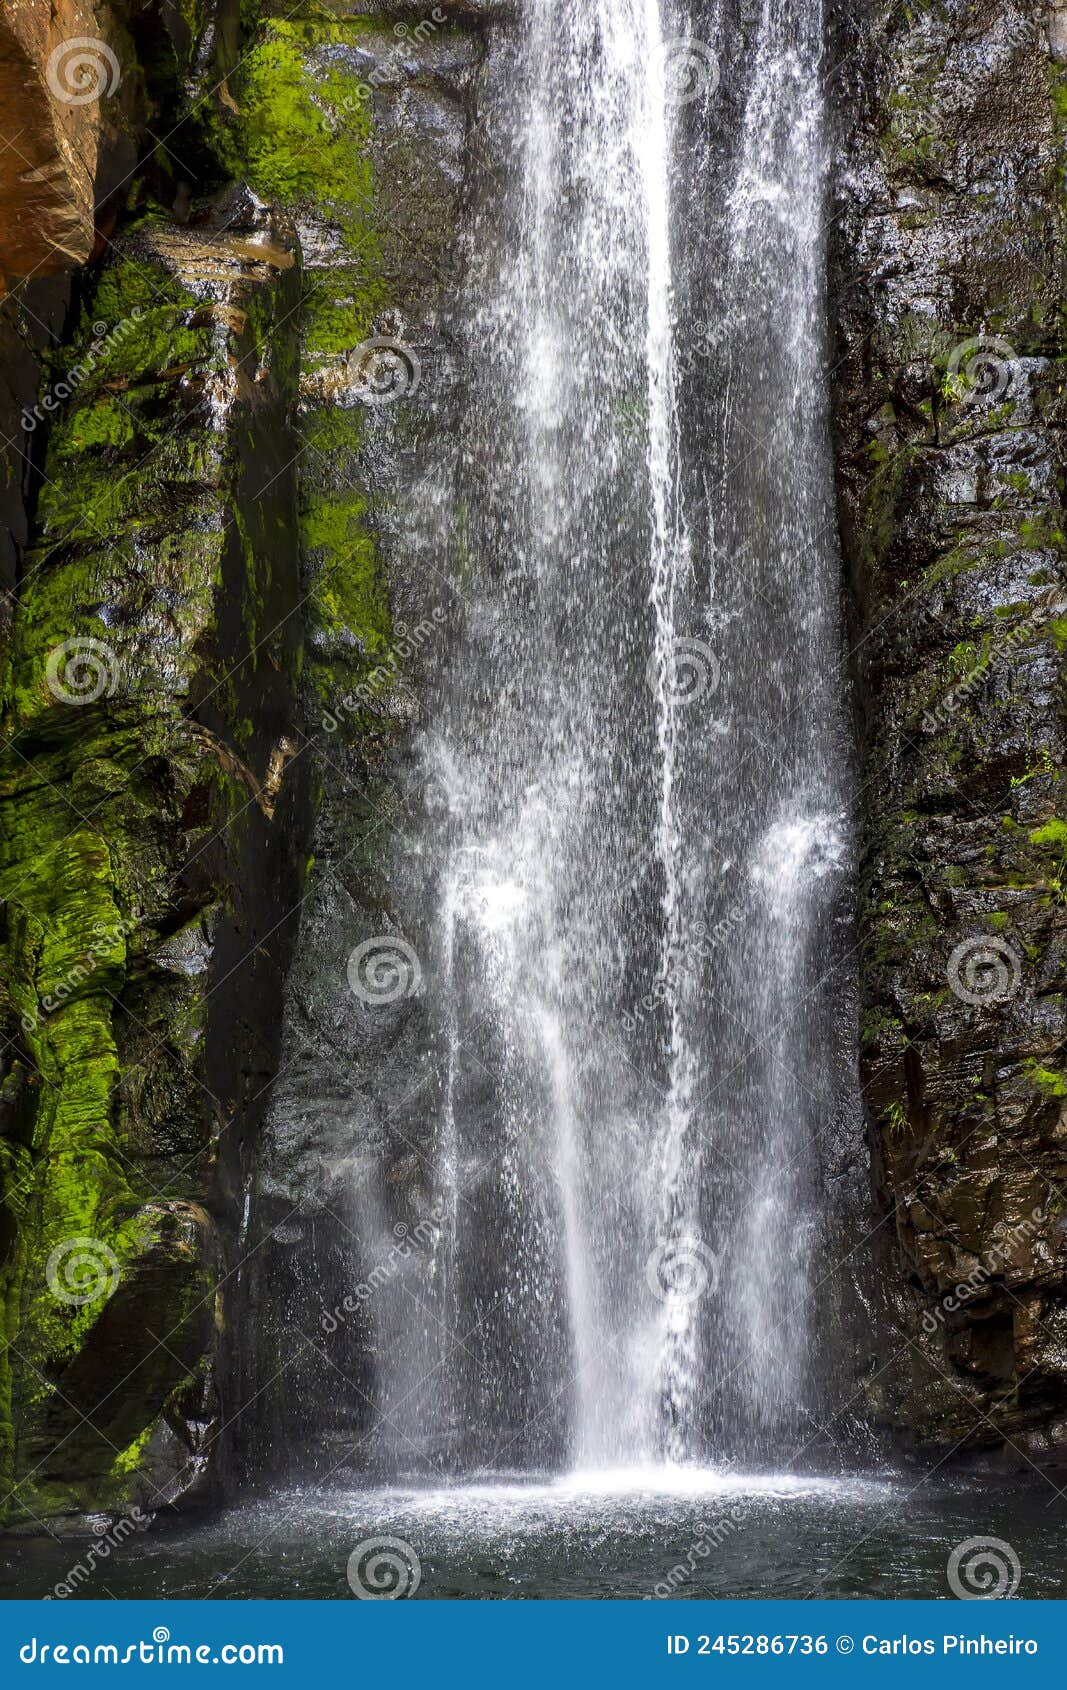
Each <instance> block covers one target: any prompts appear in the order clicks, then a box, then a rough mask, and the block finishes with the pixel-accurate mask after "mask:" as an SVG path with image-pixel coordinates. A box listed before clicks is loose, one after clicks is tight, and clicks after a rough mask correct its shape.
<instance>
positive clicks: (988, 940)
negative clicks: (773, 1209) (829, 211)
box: [831, 0, 1067, 1459]
mask: <svg viewBox="0 0 1067 1690" xmlns="http://www.w3.org/2000/svg"><path fill="white" fill-rule="evenodd" d="M835 29H836V41H835V59H836V69H835V72H834V75H835V79H836V80H835V86H836V88H837V90H838V93H839V99H840V105H841V107H842V108H843V109H847V110H849V111H850V112H852V113H858V114H859V122H858V124H857V125H856V126H855V127H854V128H852V129H851V131H850V133H849V134H848V135H847V136H845V135H842V137H841V141H840V148H839V172H838V183H839V187H838V194H839V198H838V201H837V203H836V205H835V206H834V208H833V209H834V212H835V219H834V222H833V225H832V235H831V266H832V276H833V309H834V327H835V332H836V347H835V358H836V360H837V362H836V365H835V370H834V374H833V379H832V388H833V393H834V403H835V421H836V429H837V459H838V491H839V506H840V515H841V525H842V534H843V540H844V546H845V553H846V560H847V565H848V568H849V573H850V581H849V589H850V594H849V596H850V607H851V614H852V627H851V640H852V646H853V652H854V659H853V662H854V681H855V703H856V711H857V717H858V724H859V734H860V743H861V750H862V792H861V810H862V828H863V841H864V845H863V861H862V886H861V941H862V956H863V984H864V1008H863V1021H862V1065H863V1077H864V1084H865V1091H866V1097H867V1102H868V1107H869V1111H870V1121H871V1131H872V1135H873V1142H874V1145H875V1151H876V1166H877V1185H878V1200H879V1205H880V1207H879V1212H878V1216H877V1217H876V1219H877V1221H878V1222H879V1223H880V1224H879V1225H878V1231H877V1234H876V1243H877V1245H878V1247H879V1251H880V1255H881V1261H882V1268H883V1273H882V1284H883V1286H884V1290H885V1303H886V1308H885V1322H886V1333H887V1348H886V1350H885V1352H884V1354H883V1355H882V1357H881V1360H880V1364H879V1369H878V1372H877V1373H876V1374H875V1376H874V1378H873V1379H872V1381H871V1384H870V1398H871V1402H872V1406H873V1408H874V1411H875V1413H876V1415H877V1416H878V1417H879V1418H880V1419H881V1420H882V1421H883V1422H884V1423H887V1424H889V1425H890V1426H892V1427H893V1428H895V1429H896V1430H897V1431H901V1432H903V1433H904V1434H905V1435H910V1436H911V1437H913V1438H914V1439H915V1440H917V1441H918V1442H919V1443H922V1444H925V1445H933V1446H935V1447H937V1448H938V1449H939V1450H946V1451H947V1450H960V1451H962V1452H966V1451H968V1450H972V1449H976V1448H978V1449H981V1448H991V1449H1003V1451H1004V1453H1005V1454H1006V1455H1008V1456H1009V1457H1013V1458H1014V1459H1021V1458H1022V1455H1023V1454H1024V1453H1025V1454H1026V1455H1029V1456H1030V1457H1035V1456H1048V1457H1054V1458H1056V1459H1063V1458H1064V1457H1065V1456H1067V1444H1065V1442H1064V1435H1063V1421H1064V1415H1065V1410H1067V1235H1065V1220H1067V1211H1065V1206H1064V1193H1065V1191H1067V1186H1065V1179H1067V1165H1065V1158H1067V1045H1065V1041H1067V1017H1065V999H1064V992H1065V988H1067V977H1065V953H1067V909H1065V905H1067V796H1065V794H1067V783H1065V778H1064V777H1065V764H1067V714H1065V712H1067V685H1065V661H1067V659H1065V651H1067V559H1065V546H1067V542H1065V536H1064V527H1065V523H1064V509H1063V501H1064V471H1065V467H1067V466H1065V462H1064V444H1063V442H1064V426H1063V425H1064V422H1065V421H1067V399H1065V393H1064V378H1063V362H1062V360H1063V354H1064V347H1063V330H1062V325H1063V318H1062V294H1063V262H1064V236H1065V228H1064V197H1063V182H1064V116H1065V112H1067V81H1065V79H1064V76H1063V72H1062V69H1061V63H1062V57H1063V52H1064V36H1063V30H1064V17H1063V10H1062V7H1060V6H1058V5H1055V6H1049V5H1047V4H1045V0H1040V3H1034V0H1021V3H1016V4H1004V3H1002V0H991V3H983V4H979V5H977V6H974V5H971V4H962V3H956V0H934V3H933V4H929V5H922V6H918V7H910V8H904V7H900V6H895V5H888V4H886V5H882V4H878V3H874V4H868V5H866V6H864V7H861V8H859V9H858V10H857V9H854V8H849V9H848V11H847V12H846V11H845V9H843V8H842V9H840V10H839V12H838V14H837V17H836V20H835Z"/></svg>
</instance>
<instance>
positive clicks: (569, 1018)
mask: <svg viewBox="0 0 1067 1690" xmlns="http://www.w3.org/2000/svg"><path fill="white" fill-rule="evenodd" d="M724 20H725V14H723V16H720V14H719V12H718V10H716V9H715V8H713V7H712V6H711V5H708V6H706V7H703V8H700V9H699V15H697V14H696V13H694V15H693V16H692V17H690V16H687V15H686V16H683V15H682V14H681V13H675V12H674V10H673V9H672V8H669V7H668V5H667V0H583V3H582V4H581V5H580V6H579V5H573V6H567V7H562V8H561V7H559V6H558V5H556V4H555V0H528V4H527V7H526V9H525V16H524V18H523V21H522V23H521V25H519V26H518V28H517V31H516V34H515V37H514V38H513V39H512V38H507V39H506V40H505V44H504V46H503V47H502V48H501V49H500V50H499V56H498V61H497V62H496V63H495V65H493V66H491V72H492V74H491V75H490V78H489V88H488V91H487V95H486V98H487V100H488V101H489V102H490V107H491V105H492V99H493V90H494V88H495V89H496V90H497V93H498V96H499V95H500V93H501V91H503V94H504V96H505V97H506V101H507V102H508V109H506V110H505V109H504V108H503V107H502V106H501V107H500V108H499V109H497V110H495V111H494V110H492V109H490V111H489V112H488V113H487V116H488V117H489V118H491V119H492V122H491V123H490V124H489V126H488V127H489V133H490V134H491V136H492V137H493V145H494V146H495V147H496V149H497V157H496V159H495V164H496V168H495V169H494V171H493V172H492V176H491V182H490V183H489V184H487V185H486V187H485V190H484V192H483V194H482V196H481V198H480V200H479V202H478V209H477V214H476V217H475V227H474V229H473V232H472V236H471V242H470V245H471V277H470V285H469V289H468V293H467V297H468V298H473V299H476V300H478V301H479V302H481V303H480V309H479V310H478V311H477V313H476V314H474V315H472V316H471V317H470V319H469V320H468V321H467V322H466V323H465V324H462V325H458V326H457V330H456V333H457V337H458V338H459V339H460V340H461V342H462V351H463V364H464V367H465V368H466V369H467V370H469V372H470V378H469V390H468V393H467V400H466V414H465V419H464V432H463V449H462V460H461V464H460V467H459V470H458V473H457V476H456V480H455V484H454V485H453V486H451V487H450V488H449V490H448V497H447V499H445V500H439V501H438V502H437V504H436V505H435V507H434V508H435V509H436V510H439V511H443V512H444V513H445V518H444V519H443V521H442V529H441V536H440V537H441V541H442V544H443V543H444V541H445V538H446V536H447V534H448V533H449V532H450V533H451V534H452V536H454V534H455V531H456V529H457V526H458V524H457V521H456V513H457V512H458V511H462V513H463V522H462V545H461V547H459V549H458V550H457V551H456V554H455V564H454V570H453V577H452V579H453V581H454V587H455V595H456V597H457V599H458V600H460V601H461V602H462V615H461V626H460V627H459V628H458V629H454V630H453V631H452V633H451V635H450V637H449V639H448V641H447V650H441V651H439V652H438V654H437V663H438V670H437V673H436V675H435V677H432V678H431V681H430V683H429V685H428V689H427V691H428V696H429V698H430V708H429V709H428V711H427V719H428V720H429V722H430V723H431V724H432V725H431V726H430V727H428V728H427V729H426V730H424V732H423V734H422V737H421V739H420V742H419V753H418V775H417V778H416V780H415V783H414V784H415V787H416V788H417V792H418V795H419V801H420V802H421V803H422V805H423V807H424V810H425V818H426V819H425V825H424V829H423V833H422V838H421V842H420V847H419V855H420V858H421V860H422V861H424V862H425V863H427V864H429V865H430V874H431V880H430V884H429V888H428V890H427V892H426V894H425V909H426V912H427V913H426V916H425V921H424V924H423V933H422V941H421V943H420V944H419V945H418V946H417V948H418V950H419V953H420V956H422V957H423V958H424V959H425V962H426V969H425V973H426V979H427V985H426V996H425V1009H426V1013H427V1016H428V1020H429V1024H430V1035H429V1036H430V1041H431V1056H432V1071H433V1074H434V1076H435V1080H434V1088H433V1095H432V1099H431V1102H430V1104H429V1106H428V1107H429V1114H430V1123H429V1126H428V1128H427V1130H426V1133H425V1134H424V1141H425V1144H426V1156H425V1160H426V1163H427V1167H426V1169H425V1170H424V1178H425V1179H426V1182H427V1185H428V1187H432V1190H433V1194H434V1199H435V1209H434V1213H435V1215H436V1216H437V1217H438V1221H439V1226H438V1230H437V1232H436V1234H435V1238H434V1243H433V1247H432V1250H431V1252H430V1256H431V1258H432V1259H431V1262H430V1274H429V1280H430V1283H429V1285H428V1286H425V1285H424V1286H423V1287H422V1288H421V1290H420V1294H419V1302H420V1304H421V1306H422V1310H423V1313H422V1316H421V1317H420V1318H419V1319H416V1320H414V1321H413V1320H412V1319H411V1315H410V1309H406V1308H405V1305H404V1304H403V1302H402V1301H401V1300H399V1299H397V1298H392V1299H390V1298H388V1297H385V1298H383V1299H381V1300H380V1306H379V1309H378V1324H379V1332H378V1344H377V1352H378V1356H379V1364H378V1370H379V1379H378V1389H379V1397H380V1406H381V1410H382V1422H383V1426H385V1427H387V1428H389V1432H388V1434H387V1435H386V1436H385V1439H384V1442H385V1446H386V1448H387V1450H388V1452H389V1453H388V1459H389V1460H390V1461H392V1462H393V1463H394V1464H401V1465H410V1463H411V1460H412V1452H413V1451H416V1452H417V1451H422V1452H423V1453H424V1455H425V1458H426V1459H428V1460H430V1461H431V1462H433V1463H434V1464H438V1465H448V1466H451V1467H452V1468H454V1469H472V1468H488V1469H497V1470H500V1469H508V1468H519V1469H534V1468H558V1467H560V1466H572V1465H573V1466H579V1467H585V1468H590V1467H603V1468H612V1467H617V1466H643V1465H649V1464H653V1463H658V1462H664V1461H666V1462H672V1463H680V1462H704V1461H708V1460H750V1461H759V1460H763V1459H766V1458H769V1457H770V1456H771V1455H772V1454H775V1455H777V1457H778V1458H779V1459H780V1458H781V1455H782V1453H783V1450H786V1451H788V1449H789V1447H790V1440H795V1442H796V1444H797V1445H799V1444H800V1443H801V1442H802V1439H803V1434H804V1431H805V1427H806V1426H807V1425H808V1424H809V1423H810V1420H811V1418H812V1417H813V1416H817V1414H818V1406H819V1404H818V1368H817V1367H816V1366H813V1365H812V1362H811V1359H810V1358H811V1350H812V1335H811V1331H810V1329H809V1328H810V1317H811V1310H812V1306H813V1305H812V1298H811V1280H812V1259H813V1250H814V1247H815V1240H816V1235H817V1231H818V1221H819V1212H820V1204H821V1193H820V1175H819V1141H820V1132H821V1130H822V1126H823V1123H824V1121H825V1119H826V1117H827V1114H828V1113H829V1112H831V1111H833V1110H834V1109H837V1108H839V1107H840V1106H841V1103H840V1096H839V1092H840V1085H839V1081H838V1079H837V1075H838V1072H839V1070H840V1069H841V1067H842V1065H843V1053H842V1051H841V1049H840V1041H839V1040H838V1038H837V1035H836V1034H835V1033H834V1031H833V1017H832V1014H831V1010H830V1005H829V1002H828V996H827V990H826V988H825V986H824V984H823V982H822V981H821V979H820V973H819V965H820V958H821V957H822V958H823V959H825V956H826V946H825V945H824V943H823V939H822V937H821V934H823V933H824V932H825V929H826V925H827V924H828V923H832V922H833V920H834V917H835V913H836V911H837V909H838V907H839V901H840V897H841V890H842V888H841V882H842V880H843V879H844V878H845V877H844V876H843V874H842V870H843V868H845V867H846V866H847V863H846V828H845V820H844V812H845V808H846V795H847V789H846V780H845V774H844V768H845V761H844V754H843V751H842V744H843V734H842V731H841V723H840V720H839V713H840V705H839V694H840V679H839V672H838V654H837V641H838V629H837V604H836V594H837V588H836V561H835V554H834V544H833V529H832V522H831V510H830V506H829V502H828V488H829V482H830V475H829V462H828V453H827V446H826V439H825V424H824V418H823V410H822V408H823V378H822V375H821V371H820V366H821V363H822V359H823V346H822V335H821V291H820V289H821V281H820V274H821V232H820V227H821V219H822V198H823V155H822V135H821V118H822V113H821V101H820V94H819V88H818V62H819V53H820V33H821V22H820V17H819V14H818V8H817V0H764V4H763V9H762V14H761V16H760V18H759V22H758V28H757V30H756V34H755V37H754V38H752V37H751V36H748V37H746V38H745V41H746V45H745V49H744V50H743V51H742V50H739V48H738V44H737V43H736V42H734V43H733V44H731V39H730V26H729V25H728V23H727V22H726V21H724ZM727 74H729V78H730V79H731V89H730V94H731V97H730V98H727V97H726V93H727V89H726V81H727ZM735 82H736V86H734V85H733V84H734V83H735ZM410 925H411V928H412V938H413V939H415V938H417V937H418V934H417V933H416V932H415V928H416V927H417V926H418V916H417V913H415V912H413V914H412V918H411V923H410ZM844 1066H846V1067H847V1063H845V1064H844ZM846 1089H847V1088H846Z"/></svg>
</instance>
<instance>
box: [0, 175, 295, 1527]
mask: <svg viewBox="0 0 1067 1690" xmlns="http://www.w3.org/2000/svg"><path fill="white" fill-rule="evenodd" d="M215 221H216V220H215V219H213V218H212V216H211V214H210V208H208V209H207V210H206V211H205V214H204V217H203V219H202V220H201V222H200V223H198V224H191V225H189V226H187V227H178V226H175V225H172V224H167V223H159V222H154V221H151V220H150V221H148V222H145V223H142V224H141V226H140V227H139V228H138V229H137V231H136V232H135V233H132V234H131V235H130V236H129V237H127V238H124V239H123V240H122V241H121V242H120V243H119V244H118V245H117V246H116V248H115V251H114V253H113V256H112V259H111V261H110V262H109V264H108V266H107V268H106V270H105V271H104V272H103V274H102V275H101V277H100V278H99V280H98V283H97V285H96V287H95V289H94V294H93V298H92V302H91V306H90V307H89V308H88V309H87V310H86V312H85V314H84V316H83V318H82V320H81V323H80V325H79V328H78V331H77V335H76V337H75V339H74V341H73V342H72V347H71V350H72V353H74V352H76V355H77V356H78V358H79V359H80V364H81V368H82V369H83V371H84V377H83V379H82V380H81V381H80V382H79V383H78V385H77V391H76V393H75V394H73V395H71V397H70V398H69V400H68V401H67V402H66V403H65V405H64V407H63V409H62V412H61V414H60V415H59V417H58V418H57V419H56V420H55V421H54V422H53V425H52V427H51V430H50V433H49V437H48V442H47V449H46V451H45V453H44V457H43V464H44V485H43V488H42V491H41V495H40V498H39V500H38V504H37V509H36V513H35V525H34V526H35V534H36V544H35V545H34V547H33V548H32V549H31V551H30V553H29V555H28V560H27V562H28V567H27V571H26V574H25V576H24V578H23V580H22V581H21V583H20V587H19V593H18V599H17V607H16V610H15V615H14V620H13V626H12V629H11V634H10V639H9V641H8V645H7V649H6V652H5V661H4V670H3V706H4V713H3V725H4V735H3V738H4V750H3V752H2V754H0V796H2V799H3V803H2V805H0V895H2V897H3V899H4V906H3V928H2V934H0V943H2V945H3V967H2V975H3V982H4V992H3V1001H2V1005H0V1009H2V1013H3V1021H4V1035H5V1045H6V1049H5V1077H4V1081H3V1087H2V1098H3V1106H4V1111H3V1121H2V1136H0V1165H2V1170H3V1176H4V1208H3V1237H4V1243H5V1254H4V1261H3V1273H4V1282H5V1308H6V1311H7V1317H6V1322H5V1337H6V1339H7V1346H5V1350H4V1367H3V1373H2V1374H0V1384H2V1385H3V1388H4V1397H5V1409H7V1408H8V1407H9V1418H8V1417H7V1416H5V1423H4V1427H3V1431H4V1437H3V1440H2V1444H0V1449H2V1454H3V1458H4V1480H5V1485H4V1489H5V1494H6V1493H8V1492H9V1488H10V1498H9V1503H8V1509H7V1512H8V1515H9V1517H10V1518H11V1519H12V1520H13V1521H14V1522H15V1523H19V1524H25V1523H31V1524H32V1523H33V1522H34V1521H35V1520H39V1519H40V1518H42V1517H47V1516H49V1515H53V1514H80V1513H85V1512H90V1511H95V1510H100V1509H109V1510H119V1509H122V1508H129V1507H131V1506H132V1505H133V1504H134V1503H136V1504H137V1505H138V1506H139V1507H140V1508H141V1509H142V1511H145V1512H150V1511H154V1510H157V1509H159V1508H161V1507H165V1506H170V1505H173V1504H174V1503H176V1502H179V1501H182V1502H186V1503H187V1502H189V1501H191V1500H194V1499H199V1500H203V1499H204V1498H205V1497H206V1496H210V1495H213V1494H215V1485H214V1481H215V1479H216V1478H217V1476H218V1468H219V1461H220V1456H221V1454H222V1446H221V1444H220V1442H219V1434H220V1429H221V1426H222V1421H223V1403H224V1402H226V1401H227V1400H230V1401H232V1395H230V1394H229V1392H230V1385H231V1383H232V1382H231V1380H230V1377H229V1369H230V1366H231V1363H232V1361H233V1349H232V1345H230V1344H228V1343H227V1342H226V1338H227V1335H228V1333H229V1331H230V1330H232V1327H233V1324H234V1321H235V1309H236V1302H235V1293H236V1291H237V1290H238V1288H239V1278H238V1276H237V1268H238V1264H239V1260H240V1256H239V1252H238V1245H239V1238H240V1228H241V1215H242V1212H243V1209H244V1205H245V1202H246V1194H247V1185H248V1181H249V1178H250V1173H251V1149H252V1146H253V1144H254V1142H255V1138H256V1133H257V1129H258V1124H259V1121H260V1118H261V1116H262V1113H263V1109H264V1106H265V1105H264V1100H265V1096H266V1092H267V1090H268V1088H269V1083H270V1080H271V1077H272V1075H273V1073H274V1071H275V1069H276V1066H277V1023H278V1011H279V1003H280V993H281V982H282V980H283V979H284V975H285V971H286V968H287V964H288V950H289V944H290V942H291V937H292V930H293V927H294V925H295V918H294V916H293V914H292V912H293V911H294V909H295V907H296V905H297V904H298V900H299V879H300V872H301V867H302V848H303V843H304V834H303V824H302V820H301V818H302V814H303V810H304V807H305V797H304V796H303V795H302V789H301V786H300V781H299V775H293V774H287V763H288V761H289V760H288V758H287V756H286V747H287V745H288V744H289V742H290V740H291V736H292V735H293V733H294V731H295V730H294V721H293V718H294V713H295V700H296V683H297V673H298V666H299V658H300V646H301V630H300V621H299V615H298V613H297V607H298V605H299V599H300V590H299V577H298V567H297V562H298V552H297V545H296V530H295V511H296V504H295V484H294V471H293V449H292V440H291V436H290V432H289V416H290V413H291V410H292V406H293V403H294V400H295V391H296V364H295V358H294V357H293V355H292V350H291V342H290V339H289V337H288V336H287V334H286V333H285V325H286V323H287V321H288V319H289V318H290V317H291V316H292V313H293V311H294V309H295V307H296V304H297V301H298V298H299V272H298V265H297V257H296V252H295V249H294V245H293V240H292V233H291V230H289V229H288V228H287V227H285V226H279V225H277V224H276V223H275V222H274V221H273V220H272V219H271V218H270V217H269V215H268V214H266V213H264V212H263V211H262V208H260V209H259V210H255V209H253V211H252V214H251V215H250V216H248V217H247V218H246V219H245V220H244V222H243V223H241V222H240V221H238V219H237V218H235V217H234V216H232V215H231V217H230V219H229V222H228V226H227V227H226V228H225V229H220V228H217V227H215V226H214V223H215Z"/></svg>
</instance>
